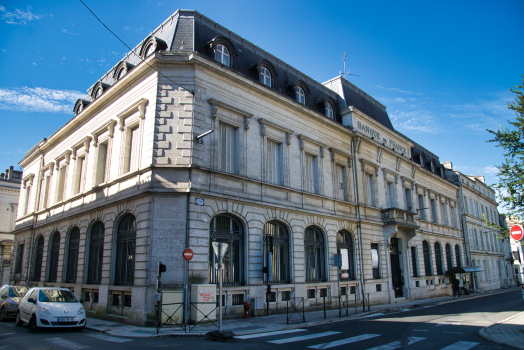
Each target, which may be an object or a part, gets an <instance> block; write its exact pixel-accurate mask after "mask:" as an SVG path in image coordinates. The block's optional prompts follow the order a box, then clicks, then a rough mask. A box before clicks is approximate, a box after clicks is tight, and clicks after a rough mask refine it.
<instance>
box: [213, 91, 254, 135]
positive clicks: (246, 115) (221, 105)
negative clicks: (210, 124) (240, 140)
mask: <svg viewBox="0 0 524 350" xmlns="http://www.w3.org/2000/svg"><path fill="white" fill-rule="evenodd" d="M207 102H208V103H209V104H210V105H211V107H212V113H213V114H212V118H213V119H215V118H216V117H218V110H219V108H223V109H226V110H228V111H230V112H234V113H237V114H240V115H241V116H243V117H244V130H249V122H250V121H251V118H253V114H251V113H249V112H246V111H243V110H241V109H239V108H236V107H233V106H231V105H229V104H227V103H224V102H222V101H218V100H215V99H214V98H210V99H209V100H207Z"/></svg>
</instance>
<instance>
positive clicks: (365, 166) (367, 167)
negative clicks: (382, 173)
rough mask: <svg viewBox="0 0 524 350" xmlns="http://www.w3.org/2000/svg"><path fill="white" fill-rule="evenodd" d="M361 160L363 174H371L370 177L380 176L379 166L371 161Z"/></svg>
mask: <svg viewBox="0 0 524 350" xmlns="http://www.w3.org/2000/svg"><path fill="white" fill-rule="evenodd" d="M359 160H360V165H361V166H362V171H363V172H365V173H367V174H370V175H375V176H378V169H379V167H378V165H376V164H374V163H371V162H370V161H368V160H366V159H364V158H360V159H359Z"/></svg>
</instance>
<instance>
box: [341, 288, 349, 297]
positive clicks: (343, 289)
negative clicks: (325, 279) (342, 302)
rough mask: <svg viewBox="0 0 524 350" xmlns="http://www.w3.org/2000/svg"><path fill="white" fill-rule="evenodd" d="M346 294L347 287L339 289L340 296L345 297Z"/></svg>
mask: <svg viewBox="0 0 524 350" xmlns="http://www.w3.org/2000/svg"><path fill="white" fill-rule="evenodd" d="M346 294H348V290H347V287H340V295H341V296H345V295H346Z"/></svg>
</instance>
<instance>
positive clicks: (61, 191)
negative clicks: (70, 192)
mask: <svg viewBox="0 0 524 350" xmlns="http://www.w3.org/2000/svg"><path fill="white" fill-rule="evenodd" d="M66 174H67V165H64V166H63V167H61V168H60V170H59V172H58V183H57V190H56V202H57V203H58V202H61V201H63V200H64V199H65V190H66V183H65V182H66Z"/></svg>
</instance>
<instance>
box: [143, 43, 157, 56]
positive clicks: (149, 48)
mask: <svg viewBox="0 0 524 350" xmlns="http://www.w3.org/2000/svg"><path fill="white" fill-rule="evenodd" d="M145 52H146V54H145V57H148V56H149V55H151V54H152V53H153V52H155V44H153V43H151V44H149V45H148V46H147V48H146V51H145Z"/></svg>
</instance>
